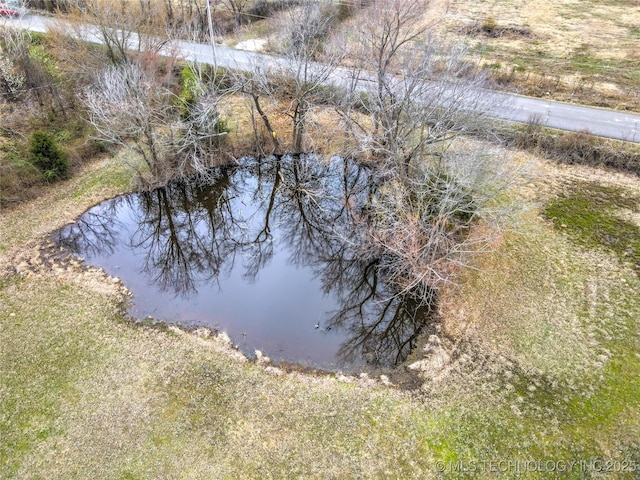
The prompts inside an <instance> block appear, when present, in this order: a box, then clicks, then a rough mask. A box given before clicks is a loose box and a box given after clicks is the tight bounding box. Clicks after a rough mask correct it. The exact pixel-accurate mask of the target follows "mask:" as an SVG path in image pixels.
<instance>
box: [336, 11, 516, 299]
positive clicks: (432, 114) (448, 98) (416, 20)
mask: <svg viewBox="0 0 640 480" xmlns="http://www.w3.org/2000/svg"><path fill="white" fill-rule="evenodd" d="M428 5H429V1H428V0H385V1H383V0H375V1H372V2H371V5H370V6H369V7H368V8H367V9H365V10H363V11H362V12H361V22H360V23H359V25H360V28H359V30H358V31H357V32H354V33H353V37H352V38H351V40H350V42H348V45H349V55H350V60H351V63H352V64H353V65H355V68H354V69H353V71H352V75H351V78H349V79H347V81H346V83H345V85H346V89H347V92H346V94H345V95H343V96H341V97H337V98H338V102H337V104H336V109H337V111H338V112H339V113H340V115H341V117H342V119H343V121H344V122H345V125H346V127H347V128H346V132H347V134H348V135H350V136H351V137H352V138H353V140H354V141H353V142H352V145H353V151H352V152H349V153H350V154H353V155H355V156H362V155H365V156H369V157H372V158H373V159H375V160H376V161H375V162H374V164H375V167H374V170H375V171H376V175H375V178H374V180H373V183H374V188H373V190H372V194H371V195H370V197H369V200H368V205H367V211H368V214H367V215H366V216H364V217H362V221H363V222H364V223H365V224H366V228H367V232H368V234H367V235H368V240H367V241H366V242H362V243H361V244H360V247H359V248H360V249H361V255H362V256H363V257H364V258H379V259H380V261H379V264H378V265H377V267H376V268H377V269H379V270H381V271H383V272H384V273H385V277H386V278H388V279H390V281H392V282H393V283H394V284H395V285H396V286H397V287H398V289H399V290H398V292H399V293H398V294H408V293H410V292H415V291H422V292H425V293H424V294H423V297H424V296H425V295H426V297H425V298H423V301H424V302H425V304H428V303H431V302H432V301H433V298H427V297H432V296H433V295H435V294H436V293H437V292H438V290H439V288H440V287H442V286H443V285H445V284H446V283H448V282H450V281H451V280H452V278H453V277H454V274H455V272H456V271H457V270H458V268H459V267H468V266H470V265H472V263H471V257H472V256H473V254H474V253H475V252H477V251H479V250H481V249H482V248H484V247H486V245H488V244H489V242H490V241H491V240H492V239H493V238H494V235H495V233H496V231H497V230H496V229H490V228H475V227H477V226H478V225H479V224H480V223H483V222H484V223H485V224H486V223H488V222H494V225H495V224H496V223H497V220H499V219H500V218H502V214H503V213H505V212H504V211H501V210H493V209H492V208H490V205H491V204H492V201H493V200H494V199H495V197H496V196H497V195H499V194H500V193H501V192H502V191H503V190H504V188H506V187H507V186H509V185H510V180H511V179H512V175H511V174H509V173H508V172H506V171H504V170H500V167H499V166H498V165H499V164H498V162H496V161H495V158H493V157H489V156H486V155H483V154H480V153H478V152H468V153H465V154H460V153H454V152H452V151H451V150H450V146H451V145H452V141H453V140H454V139H455V138H456V137H458V136H460V135H463V134H466V133H470V132H472V131H474V130H476V129H477V128H479V127H480V126H481V123H482V121H483V119H484V115H483V112H484V111H485V109H486V106H487V105H488V104H487V103H485V102H487V100H486V99H485V95H484V94H483V93H482V89H481V86H482V84H483V79H484V77H483V75H482V72H479V71H478V70H477V69H475V68H473V66H472V65H471V64H470V63H469V62H468V61H466V58H465V55H466V50H465V48H464V47H463V46H462V47H459V46H456V47H451V46H446V45H443V43H442V42H441V41H440V40H439V39H437V38H436V36H435V34H434V33H433V32H432V28H431V26H430V25H429V24H426V23H424V21H423V18H424V16H423V12H424V10H425V9H426V8H427V7H428ZM354 37H355V38H354ZM344 241H346V242H349V241H350V240H349V239H348V238H345V239H344Z"/></svg>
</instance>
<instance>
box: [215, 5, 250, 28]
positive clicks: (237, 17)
mask: <svg viewBox="0 0 640 480" xmlns="http://www.w3.org/2000/svg"><path fill="white" fill-rule="evenodd" d="M220 3H221V4H222V6H223V7H224V8H225V9H226V10H227V11H229V12H231V13H232V14H233V19H234V21H235V24H236V26H237V27H239V26H240V25H242V23H243V21H244V15H245V13H246V10H247V8H248V7H249V6H250V5H251V4H252V0H220Z"/></svg>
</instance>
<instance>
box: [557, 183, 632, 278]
mask: <svg viewBox="0 0 640 480" xmlns="http://www.w3.org/2000/svg"><path fill="white" fill-rule="evenodd" d="M619 208H625V209H628V210H630V211H631V212H633V213H639V212H640V198H637V197H629V196H625V195H624V194H623V191H622V190H621V189H617V188H612V187H604V186H602V185H596V184H592V183H576V184H575V185H574V186H573V188H572V189H571V191H570V192H569V193H566V194H563V195H561V196H559V197H557V198H555V199H554V200H552V201H551V202H549V203H548V204H547V205H546V207H545V209H544V213H545V215H546V217H547V218H549V219H551V220H552V221H553V224H554V225H555V226H556V227H557V228H559V229H561V230H562V231H564V232H566V233H567V234H568V235H569V236H570V237H571V238H572V239H573V240H574V241H576V242H578V243H579V244H581V245H584V246H587V247H589V248H596V247H604V248H606V249H608V250H610V251H613V252H615V253H616V254H617V255H618V257H619V258H620V259H621V260H623V261H628V262H631V263H632V265H633V266H634V268H635V269H636V270H637V271H640V226H639V225H638V224H636V223H634V222H632V221H630V220H626V219H624V218H621V217H620V216H619V214H616V211H617V209H619Z"/></svg>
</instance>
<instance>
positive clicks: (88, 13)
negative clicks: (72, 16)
mask: <svg viewBox="0 0 640 480" xmlns="http://www.w3.org/2000/svg"><path fill="white" fill-rule="evenodd" d="M68 3H69V4H70V5H71V6H72V7H73V11H75V12H77V13H79V14H80V15H81V16H82V20H83V21H85V22H86V23H90V24H91V25H92V27H91V28H87V27H86V26H84V27H82V26H80V27H78V29H77V31H75V32H74V36H75V37H77V38H80V39H84V40H91V41H92V40H94V37H95V36H97V37H98V38H99V39H100V42H101V43H102V45H104V47H105V49H106V51H107V53H108V57H109V59H110V61H111V63H113V64H114V65H116V64H119V63H123V62H127V61H129V59H130V57H131V52H132V51H133V52H142V51H147V52H150V51H151V52H157V51H158V50H159V49H160V48H161V47H162V46H163V45H164V43H165V39H163V38H161V37H158V36H157V32H158V31H163V30H165V29H166V28H167V27H166V25H167V24H168V22H167V19H166V11H165V9H164V8H163V7H162V6H161V4H160V3H158V2H150V1H139V2H132V1H128V0H118V1H111V0H68Z"/></svg>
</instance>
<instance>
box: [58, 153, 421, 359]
mask: <svg viewBox="0 0 640 480" xmlns="http://www.w3.org/2000/svg"><path fill="white" fill-rule="evenodd" d="M375 191H376V182H375V178H373V175H372V172H371V171H370V170H369V169H367V168H366V167H363V166H361V165H358V164H355V163H353V162H350V161H348V160H345V159H341V158H333V159H330V160H327V159H321V158H318V157H316V156H300V157H295V158H292V157H282V158H268V159H251V158H247V159H243V160H242V161H241V162H240V164H239V165H234V166H232V167H226V168H222V169H220V170H218V171H216V172H215V180H214V181H213V182H210V183H208V184H206V185H203V184H202V183H201V182H200V183H172V184H169V185H168V186H166V187H164V188H160V189H157V190H153V191H149V192H139V193H132V194H129V195H124V196H120V197H117V198H114V199H112V200H108V201H105V202H103V203H101V204H99V205H97V206H96V207H94V208H92V209H90V210H89V211H87V212H86V213H85V214H84V215H82V217H80V218H79V219H78V221H77V222H76V223H74V224H72V225H68V226H67V227H65V228H64V229H62V230H61V231H59V232H58V234H57V236H56V237H57V242H58V243H59V244H60V245H62V246H65V247H66V248H68V249H70V250H71V251H72V252H74V253H75V254H77V255H79V256H82V257H84V258H85V260H86V262H87V263H88V264H91V265H95V266H99V267H101V268H103V269H104V270H105V271H106V272H107V273H108V274H110V275H114V276H118V277H120V278H121V279H122V281H123V282H124V284H125V285H127V287H128V288H129V289H130V290H131V291H132V292H133V294H134V299H133V302H132V305H131V307H130V314H131V315H132V316H134V317H136V318H143V317H147V316H151V317H153V318H155V319H159V320H163V321H166V322H170V323H179V324H181V325H184V326H186V327H195V326H206V327H210V328H212V329H215V330H219V331H225V332H227V333H228V335H229V336H230V337H231V339H232V341H233V342H234V343H235V344H236V345H238V347H239V348H240V350H241V351H243V352H244V353H245V354H247V355H248V356H252V355H253V354H254V351H255V350H261V351H262V352H263V353H264V354H265V355H267V356H269V357H270V358H271V359H272V360H273V361H274V362H276V363H278V362H290V363H298V364H302V365H305V366H309V367H313V368H320V369H324V370H333V371H336V370H345V371H352V370H357V369H360V368H363V367H367V366H369V367H370V366H374V367H389V366H393V365H395V364H397V363H399V362H401V361H403V360H404V359H405V358H406V356H407V355H408V353H409V352H410V350H411V348H412V347H413V346H414V343H415V339H416V336H417V335H418V333H419V331H420V329H421V327H422V326H423V325H424V323H425V321H426V319H427V317H428V314H429V308H428V307H425V306H421V304H420V302H417V301H416V300H415V298H414V297H413V296H412V295H397V294H396V292H395V291H394V289H393V288H392V287H391V286H390V285H388V284H387V283H385V281H384V275H383V273H381V271H380V269H379V268H377V267H378V264H379V260H380V259H379V258H376V256H375V252H373V253H372V249H367V248H364V246H365V245H366V242H367V235H366V225H367V222H366V218H367V213H366V208H365V207H364V206H365V205H366V204H367V202H368V201H369V200H370V199H371V198H372V197H373V196H375Z"/></svg>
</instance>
